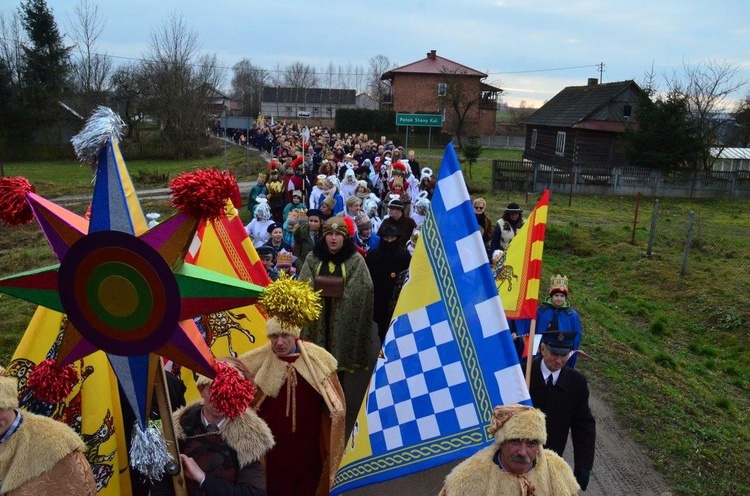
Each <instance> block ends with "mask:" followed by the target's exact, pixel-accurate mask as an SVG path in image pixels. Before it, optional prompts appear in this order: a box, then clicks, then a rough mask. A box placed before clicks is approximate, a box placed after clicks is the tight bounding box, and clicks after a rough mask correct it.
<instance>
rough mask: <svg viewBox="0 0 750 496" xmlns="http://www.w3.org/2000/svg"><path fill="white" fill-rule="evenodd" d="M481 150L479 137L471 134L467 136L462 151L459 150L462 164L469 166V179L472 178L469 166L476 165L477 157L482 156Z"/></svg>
mask: <svg viewBox="0 0 750 496" xmlns="http://www.w3.org/2000/svg"><path fill="white" fill-rule="evenodd" d="M482 149H483V147H482V144H481V143H480V142H479V135H477V134H472V135H470V136H469V140H468V142H467V143H466V144H465V145H464V147H463V150H461V153H462V155H463V156H464V162H466V163H467V164H469V178H472V175H471V166H472V165H474V164H475V163H476V161H477V159H479V156H480V155H481V154H482Z"/></svg>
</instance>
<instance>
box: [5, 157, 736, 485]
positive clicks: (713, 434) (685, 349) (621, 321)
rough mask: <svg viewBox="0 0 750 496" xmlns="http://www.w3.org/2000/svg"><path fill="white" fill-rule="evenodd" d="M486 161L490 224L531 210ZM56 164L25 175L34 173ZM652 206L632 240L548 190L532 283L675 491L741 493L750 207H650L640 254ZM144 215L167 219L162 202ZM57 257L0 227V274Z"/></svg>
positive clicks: (624, 221)
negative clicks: (559, 303) (560, 286)
mask: <svg viewBox="0 0 750 496" xmlns="http://www.w3.org/2000/svg"><path fill="white" fill-rule="evenodd" d="M230 153H231V152H230ZM417 157H418V159H419V160H420V164H424V165H430V166H435V168H437V165H438V164H439V157H436V158H435V159H434V162H432V160H433V159H432V158H426V159H423V157H422V156H420V155H419V153H418V154H417ZM126 160H127V157H126ZM223 160H224V157H223V156H222V155H219V156H217V157H214V158H213V159H208V160H205V161H183V162H178V163H167V164H163V163H151V164H146V163H138V162H136V163H134V164H131V163H130V162H128V165H129V166H130V168H131V172H132V170H138V169H139V168H141V167H143V168H144V169H147V170H150V169H156V168H157V167H159V168H162V170H168V171H170V174H176V173H177V172H179V171H180V170H184V169H185V168H193V167H197V166H208V165H214V166H219V167H222V168H223V164H222V162H223ZM423 160H425V162H426V163H425V162H423ZM227 162H228V164H229V166H230V167H235V168H236V170H237V171H238V174H237V175H238V176H239V177H250V174H248V173H245V172H244V170H245V169H246V168H247V167H248V166H247V164H246V162H245V157H244V155H242V153H239V156H236V155H229V156H227ZM489 164H490V162H489V161H482V162H479V163H478V164H476V165H475V167H474V171H473V173H474V174H473V178H472V179H470V180H469V181H468V182H469V189H470V190H472V191H474V192H479V193H480V194H481V195H482V196H483V197H484V198H486V199H487V203H488V215H490V216H491V218H493V219H496V218H498V217H499V216H500V215H501V213H502V210H503V207H504V206H505V205H506V204H507V203H508V202H509V201H515V202H517V203H519V204H520V205H521V207H522V208H523V209H524V210H525V211H526V212H529V211H530V210H531V209H532V208H533V206H534V204H535V202H536V200H537V194H536V193H528V194H527V193H525V192H507V191H506V192H490V191H489V178H490V170H489V169H490V167H489ZM57 165H58V164H54V165H53V164H36V165H35V167H34V168H33V169H34V172H35V173H37V174H38V177H41V178H44V177H45V175H49V174H50V172H49V171H50V170H51V169H50V168H52V167H56V166H57ZM11 166H12V167H19V166H20V164H19V165H13V164H11ZM68 166H69V168H70V169H71V170H72V169H74V168H75V167H78V166H75V165H74V164H68ZM259 166H260V165H258V166H257V167H259ZM255 167H256V165H254V164H251V166H250V168H251V169H253V168H255ZM255 170H257V168H256V169H254V170H253V173H254V171H255ZM243 173H244V176H242V175H241V174H243ZM48 177H49V176H48ZM81 181H82V182H83V183H82V184H81ZM88 181H89V173H88V172H87V173H85V174H81V176H80V178H79V179H78V180H77V181H73V180H71V184H74V185H75V187H76V188H80V189H81V190H86V188H88V191H89V192H90V184H88ZM63 186H64V185H58V184H57V183H56V181H55V182H53V181H50V185H49V186H48V187H47V190H48V191H50V192H52V193H53V194H54V193H55V192H56V191H58V188H63ZM45 196H47V195H46V193H45ZM569 202H570V206H569ZM654 203H655V199H654V198H646V197H644V198H641V205H640V211H639V218H638V223H637V225H636V236H635V243H634V244H631V242H630V239H631V233H632V227H633V215H634V211H635V198H634V197H608V196H575V197H573V198H572V201H570V198H569V197H568V196H567V195H560V194H555V195H553V196H552V198H551V202H550V207H549V212H548V226H547V237H546V240H545V252H544V260H543V262H544V263H543V280H542V288H545V287H546V286H547V281H548V280H549V277H550V276H551V275H553V274H556V273H562V274H566V275H568V277H569V278H570V300H571V303H572V304H573V305H574V306H575V307H576V308H577V309H578V311H579V313H580V314H581V319H582V321H583V326H584V338H583V344H582V348H583V349H584V351H586V352H587V353H588V354H590V355H592V356H593V357H594V358H595V360H586V359H584V358H581V359H579V361H578V364H579V365H578V366H579V369H580V370H581V371H582V372H583V373H585V374H586V375H587V377H588V378H589V380H590V381H591V382H592V385H593V386H594V387H596V389H597V390H599V391H603V394H604V399H606V400H607V402H608V403H609V404H610V405H612V406H613V407H614V409H615V410H616V412H617V415H618V418H619V420H620V422H621V423H622V425H624V426H625V427H626V428H627V429H629V432H630V433H631V434H632V436H633V437H634V438H635V439H636V440H637V441H638V442H639V443H640V444H641V445H642V446H643V447H644V449H645V451H646V455H645V456H646V457H647V458H648V460H649V461H651V462H653V463H654V465H655V466H656V468H657V469H658V470H659V471H661V473H662V474H664V477H665V478H666V480H667V482H668V483H669V485H670V487H671V488H672V490H673V492H674V494H675V495H703V494H712V495H713V494H716V495H718V494H721V495H741V494H742V495H744V494H750V474H749V473H748V471H747V469H746V460H747V459H750V346H748V344H747V343H748V342H749V341H750V332H749V331H748V323H750V292H748V291H747V290H746V289H745V287H746V285H747V281H748V280H749V279H750V270H749V269H748V260H749V258H748V253H750V241H749V240H750V236H747V235H745V232H746V231H743V229H747V228H748V226H750V201H749V200H731V201H730V200H685V199H661V201H660V205H659V222H658V224H657V235H656V237H655V238H656V242H655V245H654V249H653V253H652V255H651V256H650V257H647V256H646V243H647V241H648V238H649V228H650V219H651V215H652V212H653V210H654ZM143 207H144V210H145V211H160V212H162V213H169V211H170V209H169V207H167V206H166V204H165V202H163V201H158V202H156V201H155V202H144V204H143ZM84 208H85V206H84V205H81V206H76V207H75V208H74V210H75V209H78V210H76V211H77V212H78V213H81V212H80V210H82V209H84ZM691 211H692V212H695V213H696V219H700V222H701V225H700V229H695V231H694V234H696V233H697V234H699V237H700V239H702V240H704V241H703V242H702V244H701V245H700V246H699V247H696V248H695V249H693V250H692V251H691V256H690V259H689V263H688V274H687V275H686V276H685V277H680V275H679V267H680V262H681V259H682V252H683V248H684V242H685V228H686V219H687V216H688V214H689V212H691ZM243 213H244V212H243ZM727 253H732V254H733V255H732V256H729V257H727V256H726V254H727ZM55 262H56V260H55V258H54V257H53V256H52V253H51V251H50V249H49V247H48V246H47V242H46V239H45V238H44V237H43V236H42V235H41V233H40V232H39V229H38V227H37V226H36V225H29V226H24V227H19V228H6V227H0V275H8V274H15V273H18V272H21V271H24V270H29V269H33V268H38V267H42V266H45V265H49V264H53V263H55ZM33 308H34V307H33V306H32V305H29V304H26V303H24V302H21V301H19V300H16V299H14V298H11V297H8V296H2V295H0V319H2V321H3V333H2V337H0V363H7V362H8V359H9V357H10V355H11V354H12V352H13V349H14V348H15V346H16V344H17V343H18V340H19V339H20V336H21V334H22V333H23V331H24V329H25V327H26V325H27V323H28V322H29V319H30V318H31V315H32V312H33Z"/></svg>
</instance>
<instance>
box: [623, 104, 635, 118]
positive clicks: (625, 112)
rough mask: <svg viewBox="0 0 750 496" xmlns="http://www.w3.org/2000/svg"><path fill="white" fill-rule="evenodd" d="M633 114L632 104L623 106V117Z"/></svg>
mask: <svg viewBox="0 0 750 496" xmlns="http://www.w3.org/2000/svg"><path fill="white" fill-rule="evenodd" d="M631 115H633V106H632V105H625V106H624V107H623V108H622V116H623V117H630V116H631Z"/></svg>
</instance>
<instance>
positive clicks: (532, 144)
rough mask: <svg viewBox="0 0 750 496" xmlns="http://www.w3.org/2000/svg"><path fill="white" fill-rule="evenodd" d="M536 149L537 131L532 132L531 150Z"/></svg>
mask: <svg viewBox="0 0 750 496" xmlns="http://www.w3.org/2000/svg"><path fill="white" fill-rule="evenodd" d="M535 148H536V129H532V130H531V149H532V150H533V149H535Z"/></svg>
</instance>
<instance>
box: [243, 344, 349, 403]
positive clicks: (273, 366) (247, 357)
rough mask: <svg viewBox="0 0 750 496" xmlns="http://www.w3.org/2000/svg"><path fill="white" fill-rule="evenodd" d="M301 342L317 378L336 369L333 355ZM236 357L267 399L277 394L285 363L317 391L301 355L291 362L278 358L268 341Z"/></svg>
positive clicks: (282, 380)
mask: <svg viewBox="0 0 750 496" xmlns="http://www.w3.org/2000/svg"><path fill="white" fill-rule="evenodd" d="M300 343H301V342H300ZM301 345H302V346H304V347H305V351H307V355H308V357H310V362H311V363H312V366H313V367H314V368H316V369H317V373H318V378H319V380H323V379H324V378H325V377H328V376H329V375H331V373H333V372H335V371H336V368H337V366H338V363H337V362H336V359H335V358H334V357H333V355H331V354H330V353H328V352H327V351H326V350H324V349H323V348H321V347H320V346H317V345H315V344H313V343H309V342H304V343H303V344H301ZM240 360H242V363H244V364H245V366H246V367H247V369H248V370H249V371H250V373H251V374H253V376H254V379H253V380H254V382H255V384H256V385H257V386H258V387H259V388H260V390H261V391H263V393H265V394H266V396H270V397H271V398H277V397H278V396H279V391H280V390H281V388H282V386H283V385H284V382H285V381H286V367H287V365H291V366H292V367H294V369H295V370H296V371H297V373H298V374H299V375H301V376H302V377H304V378H305V380H306V381H307V382H309V383H310V385H311V386H312V387H313V388H315V390H316V391H317V390H318V388H317V385H316V384H317V382H318V381H316V380H315V379H314V377H313V375H312V372H311V371H310V369H309V368H308V367H307V364H306V363H305V360H304V359H303V358H302V357H301V356H300V357H299V358H297V360H295V361H294V362H293V363H291V364H290V363H289V362H285V361H284V360H280V359H279V358H277V357H276V354H275V353H274V352H273V349H271V343H267V344H265V345H263V346H261V347H260V348H255V349H254V350H251V351H249V352H247V353H245V354H244V355H242V356H241V357H240ZM318 393H320V394H323V392H322V391H318Z"/></svg>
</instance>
